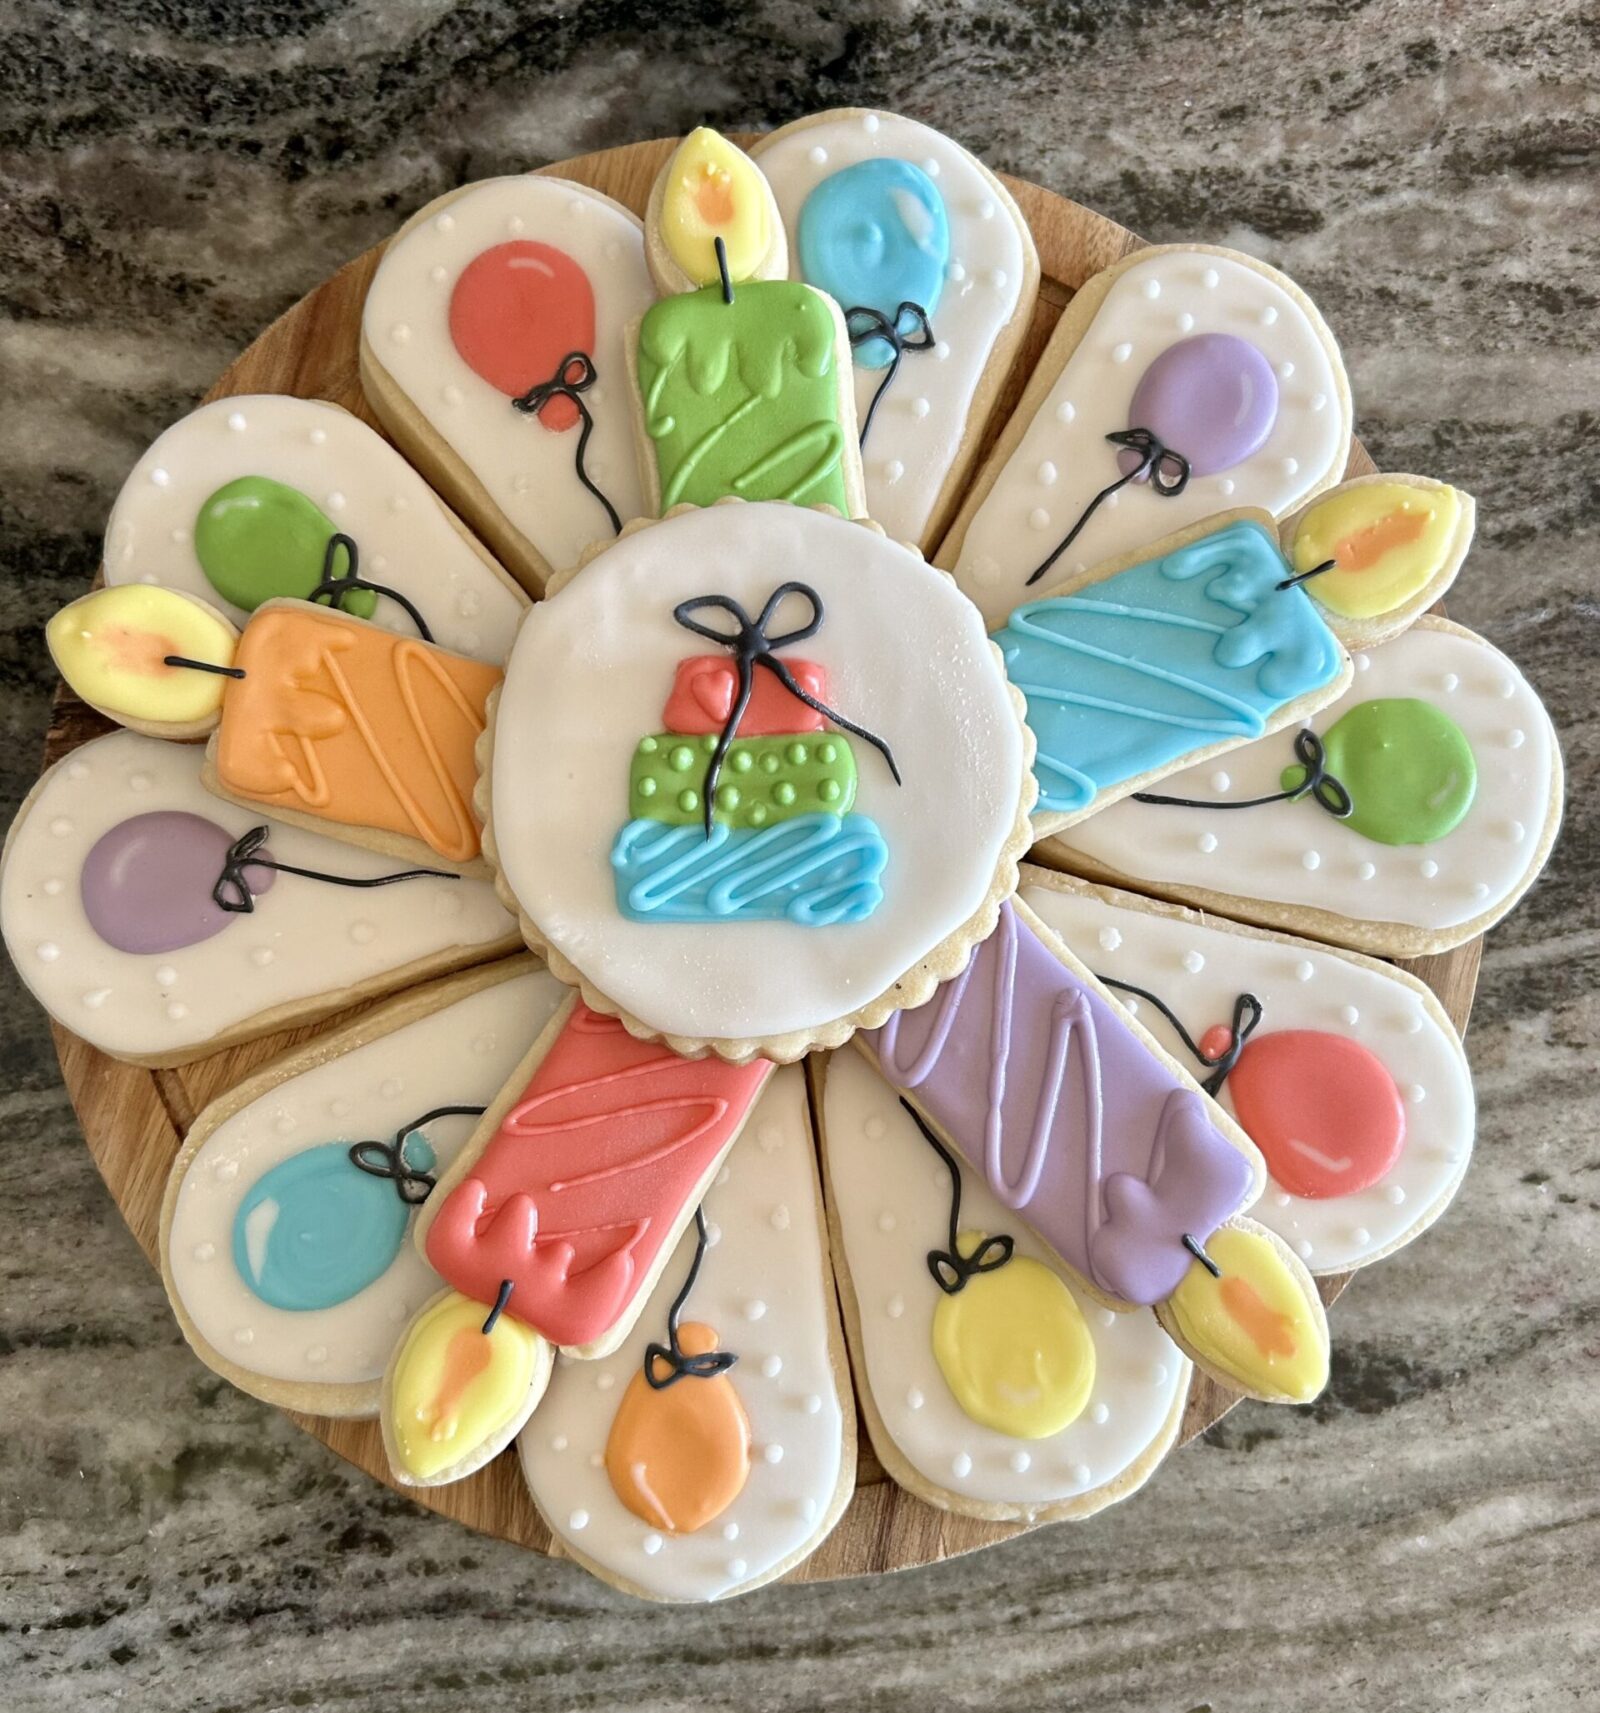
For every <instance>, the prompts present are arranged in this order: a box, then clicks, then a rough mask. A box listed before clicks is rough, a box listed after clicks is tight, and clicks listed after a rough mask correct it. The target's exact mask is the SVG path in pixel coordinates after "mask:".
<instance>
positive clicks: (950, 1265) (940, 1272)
mask: <svg viewBox="0 0 1600 1713" xmlns="http://www.w3.org/2000/svg"><path fill="white" fill-rule="evenodd" d="M900 1104H901V1105H902V1106H903V1107H904V1108H905V1109H906V1112H907V1113H908V1114H909V1115H910V1118H911V1122H912V1123H913V1124H915V1125H916V1127H917V1129H918V1130H920V1131H921V1132H922V1139H923V1141H924V1142H926V1143H927V1144H928V1146H929V1147H930V1148H931V1149H932V1150H933V1151H934V1153H935V1154H937V1155H938V1156H939V1158H940V1159H941V1160H942V1161H943V1162H944V1168H945V1170H946V1171H947V1172H948V1173H949V1174H950V1225H949V1234H948V1239H947V1241H948V1244H949V1247H948V1248H945V1249H930V1250H929V1251H928V1257H927V1259H928V1271H929V1273H930V1274H931V1275H932V1276H933V1282H934V1284H936V1285H937V1286H938V1287H939V1289H940V1290H941V1291H943V1292H944V1294H945V1295H946V1296H947V1297H954V1296H959V1295H960V1294H961V1292H962V1291H964V1290H965V1289H966V1287H967V1282H968V1281H969V1280H970V1279H973V1278H976V1277H977V1275H978V1274H979V1273H995V1272H998V1271H999V1270H1000V1268H1002V1267H1003V1266H1005V1264H1006V1262H1008V1261H1009V1260H1010V1259H1011V1257H1012V1255H1013V1254H1015V1252H1016V1247H1017V1242H1016V1239H1015V1238H1014V1237H1011V1236H1009V1235H1007V1234H1006V1233H1005V1232H999V1233H996V1234H991V1235H990V1236H988V1237H983V1238H980V1239H979V1241H978V1243H977V1244H976V1246H975V1247H974V1248H973V1251H972V1253H971V1254H970V1255H963V1254H962V1253H961V1168H960V1167H959V1166H958V1165H957V1164H956V1159H955V1155H954V1154H952V1153H951V1152H950V1150H949V1149H948V1148H946V1147H945V1145H944V1143H942V1142H941V1141H940V1140H939V1138H938V1137H937V1136H935V1135H934V1133H933V1132H932V1131H931V1130H930V1129H929V1128H928V1124H927V1121H926V1120H925V1119H924V1118H923V1116H922V1114H921V1113H920V1112H918V1111H917V1109H916V1108H915V1107H914V1106H913V1105H912V1104H911V1102H910V1101H909V1100H907V1099H906V1097H905V1096H904V1095H901V1097H900Z"/></svg>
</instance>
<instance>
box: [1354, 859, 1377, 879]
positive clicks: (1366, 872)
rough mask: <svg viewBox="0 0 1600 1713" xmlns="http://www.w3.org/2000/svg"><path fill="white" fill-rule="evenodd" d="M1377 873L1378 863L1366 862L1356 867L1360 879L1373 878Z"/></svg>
mask: <svg viewBox="0 0 1600 1713" xmlns="http://www.w3.org/2000/svg"><path fill="white" fill-rule="evenodd" d="M1377 873H1378V865H1377V864H1376V863H1371V862H1364V863H1362V864H1361V865H1360V866H1359V867H1358V868H1357V869H1356V878H1357V879H1358V880H1372V879H1374V878H1375V877H1376V875H1377Z"/></svg>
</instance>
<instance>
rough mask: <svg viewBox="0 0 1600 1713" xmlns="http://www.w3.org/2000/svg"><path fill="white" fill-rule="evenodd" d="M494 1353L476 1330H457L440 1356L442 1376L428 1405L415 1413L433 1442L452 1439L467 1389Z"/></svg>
mask: <svg viewBox="0 0 1600 1713" xmlns="http://www.w3.org/2000/svg"><path fill="white" fill-rule="evenodd" d="M493 1355H494V1351H493V1350H492V1348H491V1347H490V1342H489V1340H488V1338H487V1337H486V1336H485V1335H484V1334H483V1333H482V1332H480V1331H479V1330H478V1329H477V1328H476V1327H470V1326H463V1327H460V1328H459V1329H458V1330H457V1331H456V1333H455V1336H454V1337H453V1338H452V1339H451V1340H450V1343H449V1345H448V1346H447V1348H446V1350H445V1353H444V1374H443V1376H442V1377H441V1378H440V1381H439V1390H438V1391H437V1392H436V1393H435V1394H434V1397H433V1402H432V1403H431V1404H424V1405H423V1406H421V1407H420V1408H419V1409H418V1411H417V1420H418V1421H419V1422H421V1423H422V1425H423V1426H424V1427H425V1428H426V1429H427V1430H428V1438H429V1439H431V1440H434V1441H438V1440H441V1439H453V1438H454V1437H455V1431H456V1423H457V1422H458V1421H459V1420H460V1418H461V1404H462V1400H463V1399H464V1398H465V1397H466V1395H467V1388H468V1387H469V1386H470V1385H471V1384H472V1382H473V1381H474V1380H476V1379H477V1377H478V1376H479V1375H480V1374H481V1373H482V1372H483V1371H484V1369H485V1368H487V1367H488V1366H489V1363H490V1360H491V1359H492V1358H493Z"/></svg>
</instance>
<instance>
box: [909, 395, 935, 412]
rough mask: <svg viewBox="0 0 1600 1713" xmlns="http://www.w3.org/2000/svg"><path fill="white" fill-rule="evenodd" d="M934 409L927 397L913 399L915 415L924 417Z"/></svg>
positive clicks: (912, 410)
mask: <svg viewBox="0 0 1600 1713" xmlns="http://www.w3.org/2000/svg"><path fill="white" fill-rule="evenodd" d="M932 409H933V406H932V405H931V404H929V402H928V401H927V400H926V399H925V398H920V397H919V398H914V399H913V400H912V401H911V414H912V415H913V416H915V417H924V416H926V415H927V414H928V412H929V411H930V410H932Z"/></svg>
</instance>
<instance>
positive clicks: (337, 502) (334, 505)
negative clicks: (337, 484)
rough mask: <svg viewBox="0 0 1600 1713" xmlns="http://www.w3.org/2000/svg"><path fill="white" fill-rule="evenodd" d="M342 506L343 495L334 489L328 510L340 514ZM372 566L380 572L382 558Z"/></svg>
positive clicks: (329, 497) (329, 496) (343, 503)
mask: <svg viewBox="0 0 1600 1713" xmlns="http://www.w3.org/2000/svg"><path fill="white" fill-rule="evenodd" d="M344 505H345V500H344V495H343V494H341V493H340V492H339V490H338V489H337V488H335V489H334V490H333V492H332V493H331V494H329V495H328V510H329V511H331V512H342V511H343V510H344ZM372 564H373V569H374V570H377V571H381V570H382V569H383V559H382V557H381V556H380V557H379V558H377V559H374V560H373V562H372Z"/></svg>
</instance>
